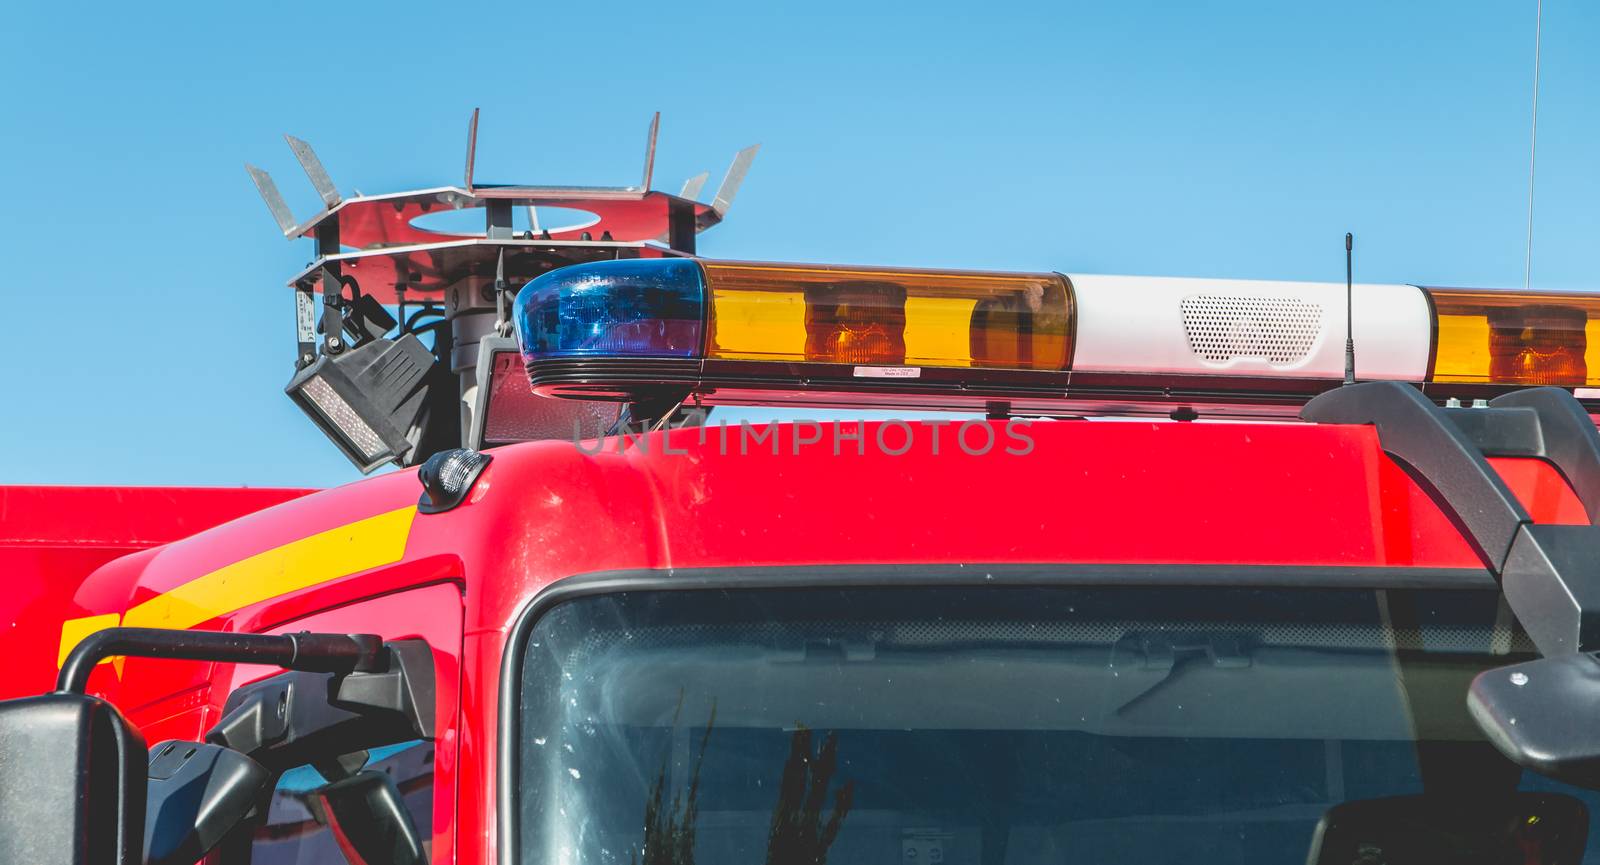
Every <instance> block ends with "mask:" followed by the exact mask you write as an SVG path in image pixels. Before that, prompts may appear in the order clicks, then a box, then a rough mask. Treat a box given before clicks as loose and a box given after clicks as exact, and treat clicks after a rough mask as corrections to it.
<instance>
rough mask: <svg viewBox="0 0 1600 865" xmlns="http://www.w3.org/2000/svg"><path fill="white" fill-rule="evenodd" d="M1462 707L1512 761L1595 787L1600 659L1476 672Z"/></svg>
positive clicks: (1599, 767) (1564, 658)
mask: <svg viewBox="0 0 1600 865" xmlns="http://www.w3.org/2000/svg"><path fill="white" fill-rule="evenodd" d="M1467 710H1468V711H1469V712H1471V713H1472V720H1473V721H1475V722H1477V725H1478V727H1479V729H1481V730H1482V731H1483V734H1484V735H1485V736H1486V737H1488V739H1489V741H1490V742H1492V743H1494V746H1495V747H1496V748H1497V749H1499V751H1500V753H1502V754H1504V755H1506V757H1507V758H1508V759H1510V760H1511V762H1513V763H1516V764H1517V765H1518V766H1521V767H1523V768H1525V769H1532V770H1533V771H1535V772H1538V773H1539V774H1541V775H1544V776H1546V777H1549V778H1554V779H1556V780H1558V781H1564V782H1566V783H1568V784H1572V785H1574V786H1577V787H1585V788H1588V789H1591V790H1595V789H1600V660H1596V658H1595V656H1594V655H1588V654H1582V655H1561V656H1557V657H1553V658H1541V659H1539V660H1537V661H1528V662H1527V663H1523V664H1513V665H1511V666H1509V667H1499V668H1496V669H1493V670H1487V671H1485V672H1483V673H1479V674H1478V676H1477V677H1476V678H1474V679H1473V680H1472V687H1471V689H1469V690H1468V692H1467Z"/></svg>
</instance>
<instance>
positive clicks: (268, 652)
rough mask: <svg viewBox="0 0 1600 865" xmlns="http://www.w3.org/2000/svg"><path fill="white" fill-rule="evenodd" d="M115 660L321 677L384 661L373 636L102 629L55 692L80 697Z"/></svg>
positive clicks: (85, 643)
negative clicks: (236, 666)
mask: <svg viewBox="0 0 1600 865" xmlns="http://www.w3.org/2000/svg"><path fill="white" fill-rule="evenodd" d="M116 656H132V657H140V658H181V659H187V660H195V661H222V662H232V663H240V664H272V665H275V666H279V667H283V668H285V669H289V670H305V671H312V672H326V673H348V672H362V671H368V670H376V669H379V668H381V666H382V664H383V662H384V652H383V639H382V638H381V637H377V636H375V635H372V634H313V633H309V632H301V633H298V634H282V635H273V634H230V633H224V632H221V631H177V630H166V629H163V628H107V629H105V630H103V631H96V632H95V633H93V634H90V635H89V636H88V637H85V638H84V639H83V640H82V641H81V642H80V643H78V645H77V646H76V647H75V648H73V650H72V652H71V653H70V654H68V655H67V660H66V662H65V663H63V664H62V665H61V675H60V676H59V677H57V679H56V690H57V691H59V692H62V693H77V694H81V693H84V691H85V690H86V689H87V688H88V685H89V673H90V672H92V671H93V670H94V668H95V665H96V664H98V663H100V662H101V661H103V660H105V659H106V658H110V657H116Z"/></svg>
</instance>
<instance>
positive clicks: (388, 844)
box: [315, 769, 428, 865]
mask: <svg viewBox="0 0 1600 865" xmlns="http://www.w3.org/2000/svg"><path fill="white" fill-rule="evenodd" d="M315 801H316V803H317V808H318V810H319V811H320V812H321V813H320V814H319V815H318V816H319V817H320V818H321V819H322V820H323V822H325V823H327V825H328V829H329V831H331V832H332V833H333V837H334V840H335V841H336V842H337V843H338V845H339V849H340V850H341V851H342V852H343V853H344V854H345V858H346V859H348V860H350V861H351V862H384V863H392V865H428V854H427V852H426V850H425V849H424V848H423V846H422V836H421V834H420V833H419V832H418V831H417V826H416V824H415V823H414V822H413V821H412V820H411V812H409V811H407V810H406V804H405V800H404V799H403V798H402V797H401V795H400V788H399V787H398V786H396V785H395V783H394V778H392V777H390V776H389V774H388V773H386V772H380V771H378V770H376V769H364V770H362V771H360V772H357V773H355V774H354V775H351V776H350V777H349V778H345V779H344V780H342V781H335V782H333V783H332V784H328V785H327V786H325V787H322V788H321V789H319V790H317V792H316V800H315Z"/></svg>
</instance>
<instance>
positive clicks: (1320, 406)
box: [1300, 381, 1600, 657]
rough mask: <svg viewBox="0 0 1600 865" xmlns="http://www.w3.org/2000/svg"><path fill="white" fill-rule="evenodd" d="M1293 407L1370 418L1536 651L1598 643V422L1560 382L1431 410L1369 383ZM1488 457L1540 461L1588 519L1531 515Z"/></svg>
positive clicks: (1312, 415) (1418, 399)
mask: <svg viewBox="0 0 1600 865" xmlns="http://www.w3.org/2000/svg"><path fill="white" fill-rule="evenodd" d="M1300 416H1301V418H1303V419H1304V420H1308V421H1312V422H1315V423H1340V424H1371V425H1372V426H1373V427H1375V428H1376V430H1377V433H1378V441H1379V443H1380V445H1381V446H1382V447H1383V449H1384V451H1385V452H1386V453H1388V454H1389V455H1390V456H1392V457H1394V458H1395V459H1396V460H1398V461H1399V462H1400V463H1401V464H1402V465H1403V466H1404V467H1406V468H1407V469H1408V470H1409V471H1410V472H1411V473H1412V474H1413V476H1414V477H1416V478H1417V480H1418V481H1419V482H1421V483H1423V484H1424V485H1425V486H1426V487H1428V488H1430V490H1431V491H1432V492H1434V493H1436V494H1437V496H1438V498H1439V499H1440V500H1441V502H1442V504H1443V505H1444V506H1445V507H1446V508H1447V509H1448V510H1449V511H1450V512H1451V514H1452V515H1453V516H1454V517H1455V519H1456V520H1457V522H1458V523H1459V524H1460V525H1461V527H1462V529H1463V531H1464V532H1465V534H1466V536H1467V538H1468V540H1470V541H1471V543H1472V544H1473V545H1474V546H1475V547H1476V548H1477V550H1478V552H1479V554H1480V555H1482V557H1483V559H1484V561H1485V563H1486V564H1487V566H1488V569H1489V571H1490V573H1492V574H1493V575H1494V577H1495V579H1496V580H1498V581H1499V583H1500V586H1501V590H1502V592H1503V593H1504V594H1505V598H1506V602H1507V603H1508V604H1509V605H1510V607H1511V610H1512V612H1513V613H1515V614H1516V616H1517V619H1518V621H1520V622H1521V623H1522V626H1523V628H1524V629H1525V630H1526V631H1527V632H1528V636H1529V637H1530V638H1531V639H1532V640H1533V643H1534V646H1535V647H1537V648H1538V650H1539V652H1540V653H1541V654H1543V655H1545V656H1547V657H1548V656H1557V655H1565V654H1570V653H1573V652H1590V651H1595V650H1597V649H1600V526H1597V525H1596V524H1595V522H1594V521H1595V519H1596V516H1597V515H1600V430H1597V429H1596V427H1595V423H1594V420H1593V419H1592V418H1591V417H1590V416H1589V413H1588V411H1587V410H1586V409H1585V408H1584V407H1583V405H1582V404H1580V403H1579V402H1578V400H1577V399H1575V398H1574V397H1573V395H1572V393H1571V392H1570V391H1568V390H1565V389H1563V388H1557V387H1536V388H1528V389H1525V390H1518V391H1513V392H1511V393H1507V394H1504V395H1502V396H1499V397H1496V398H1494V399H1492V400H1489V401H1488V402H1487V404H1486V405H1485V406H1483V407H1480V408H1442V407H1440V406H1438V405H1435V404H1434V403H1433V402H1432V401H1431V400H1429V399H1428V398H1427V397H1425V396H1423V395H1422V392H1421V391H1420V390H1418V389H1417V388H1416V386H1414V385H1411V384H1406V383H1403V382H1392V381H1375V382H1366V383H1363V384H1356V385H1351V386H1348V387H1342V388H1338V389H1336V390H1331V391H1328V392H1327V393H1324V394H1322V395H1320V396H1318V397H1316V398H1315V399H1312V400H1311V401H1310V402H1309V403H1307V404H1306V406H1305V408H1304V409H1303V410H1302V411H1301V414H1300ZM1496 456H1517V457H1538V458H1542V459H1545V460H1548V461H1549V462H1550V463H1551V464H1552V465H1554V466H1555V468H1556V469H1557V470H1558V471H1560V472H1561V474H1562V475H1564V476H1565V477H1566V479H1567V481H1568V482H1569V483H1570V484H1571V485H1572V488H1573V490H1574V491H1575V492H1576V493H1577V496H1578V499H1579V501H1581V502H1582V503H1583V506H1584V509H1585V510H1586V511H1587V512H1588V514H1589V518H1590V524H1589V525H1548V524H1545V525H1541V524H1537V523H1535V522H1534V521H1533V519H1532V517H1531V516H1529V514H1528V512H1527V510H1526V509H1525V508H1523V507H1522V505H1521V503H1519V502H1518V501H1517V499H1516V497H1515V496H1514V495H1513V494H1512V492H1511V490H1510V488H1509V487H1507V486H1506V484H1505V482H1504V481H1503V480H1501V479H1500V476H1499V475H1498V474H1497V473H1496V472H1495V470H1494V469H1493V468H1492V467H1491V466H1490V465H1489V463H1488V460H1487V458H1488V457H1496Z"/></svg>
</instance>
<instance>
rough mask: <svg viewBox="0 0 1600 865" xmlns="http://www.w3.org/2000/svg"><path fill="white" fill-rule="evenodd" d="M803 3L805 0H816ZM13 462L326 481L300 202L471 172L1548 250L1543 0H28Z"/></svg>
mask: <svg viewBox="0 0 1600 865" xmlns="http://www.w3.org/2000/svg"><path fill="white" fill-rule="evenodd" d="M789 10H793V11H789ZM4 14H5V18H6V25H5V27H4V28H3V30H0V80H3V82H4V87H3V88H0V102H3V108H4V115H3V116H4V118H5V121H4V123H5V129H6V134H5V135H3V136H0V178H3V180H4V188H5V190H6V192H7V198H8V201H7V206H6V207H5V208H4V209H3V211H0V244H3V246H0V250H3V252H4V260H5V262H6V265H7V271H8V272H7V273H6V276H5V279H4V280H3V285H4V287H3V288H0V291H3V292H4V293H5V297H6V301H5V304H4V308H5V309H6V311H7V312H8V313H9V317H10V323H11V327H10V328H9V331H10V332H9V333H8V337H9V338H8V340H7V342H8V343H9V346H8V347H9V352H8V355H9V358H10V360H9V362H8V363H6V364H5V366H4V372H3V373H0V376H3V378H0V386H3V388H4V391H3V393H4V396H5V401H4V405H5V406H6V408H5V410H4V412H3V416H4V417H3V421H4V422H3V423H0V452H3V453H5V454H7V458H6V459H5V460H4V462H3V463H0V483H117V484H124V483H126V484H163V483H170V484H221V485H231V484H250V485H253V486H272V485H315V486H322V485H331V484H336V483H340V482H343V481H346V480H350V479H352V478H354V477H356V476H357V475H356V473H355V471H354V470H353V469H351V468H350V467H349V465H348V464H347V463H346V462H345V461H344V458H343V457H341V456H340V455H339V454H338V453H337V452H336V451H335V450H334V448H333V447H332V446H331V445H329V444H327V443H326V442H325V441H324V440H323V439H322V437H321V435H320V434H319V433H318V432H317V431H316V430H315V429H314V428H313V427H312V426H311V425H310V424H309V423H308V422H306V421H305V420H304V419H303V418H302V417H301V416H300V415H299V413H298V410H297V409H295V408H294V407H293V405H292V404H291V403H290V402H289V401H288V399H287V398H285V397H284V396H283V394H282V387H283V385H284V383H285V382H286V381H287V380H288V378H289V375H290V372H291V368H290V362H291V360H292V354H293V345H292V340H293V321H292V311H291V310H292V304H291V300H290V296H289V293H288V291H287V290H286V289H285V288H284V281H285V279H286V277H287V276H288V275H290V274H291V273H292V272H294V271H296V270H298V269H299V268H300V267H301V266H303V265H304V263H305V262H306V261H307V260H308V259H309V258H310V249H309V247H308V246H307V245H306V244H308V243H309V242H308V241H301V242H297V243H289V242H286V241H284V240H283V239H281V237H280V236H279V235H278V233H277V231H276V229H275V227H274V225H273V223H272V220H271V218H270V217H269V215H268V214H267V211H266V209H265V208H264V207H263V206H262V204H261V203H260V201H259V200H258V199H257V197H256V193H255V190H254V188H253V187H252V186H251V184H250V182H249V179H248V178H247V176H246V175H245V173H244V170H243V167H242V166H243V164H244V162H246V161H250V162H253V163H255V164H257V165H260V166H262V167H264V168H266V169H268V170H269V171H271V172H272V173H273V174H274V176H275V177H276V178H277V179H278V182H279V185H280V187H282V188H283V189H284V191H285V193H286V194H287V196H288V197H289V199H290V202H291V203H292V204H293V205H294V206H295V209H296V211H297V213H299V214H300V215H302V216H304V215H306V214H308V213H310V212H311V211H312V210H313V209H314V208H315V206H316V204H315V202H316V198H315V194H314V193H313V191H312V190H311V189H310V187H309V185H308V184H306V183H305V182H304V180H303V178H302V176H301V175H300V173H299V171H298V169H297V167H296V165H295V163H294V161H293V157H292V155H291V154H290V152H289V150H288V148H287V147H286V146H285V145H284V144H283V141H282V139H281V137H280V136H281V134H282V133H284V132H289V133H292V134H295V135H297V136H299V137H302V138H305V139H307V140H309V141H310V142H312V144H313V145H315V146H316V148H317V150H318V152H319V154H320V155H321V157H322V159H323V162H324V163H325V164H326V165H327V167H328V169H329V171H330V173H331V174H332V176H333V178H334V180H335V182H336V183H338V184H339V186H340V188H341V189H342V190H343V191H344V192H345V193H346V194H349V193H350V191H351V190H352V188H356V187H359V188H360V189H361V190H363V191H364V192H367V193H376V192H387V191H394V190H399V189H404V188H412V187H417V186H426V185H434V184H440V183H449V182H456V181H457V180H458V179H459V177H460V175H461V166H462V156H463V150H464V138H465V127H466V120H467V117H468V115H469V114H470V113H471V110H472V108H473V107H474V106H481V107H482V108H483V120H482V128H481V133H480V139H479V151H478V152H479V157H478V177H479V178H480V179H482V180H486V181H492V182H528V183H601V184H623V183H627V182H630V181H631V180H632V179H633V178H635V177H636V176H637V172H638V170H639V163H640V159H641V150H642V143H643V135H644V129H645V126H646V125H647V123H648V120H649V117H650V112H652V111H655V110H660V111H661V112H662V113H663V123H662V133H661V148H660V151H659V156H658V160H657V166H656V177H657V184H658V186H661V187H664V188H668V189H671V190H675V189H676V187H677V185H678V184H679V183H680V182H681V180H682V179H683V178H685V177H688V176H689V175H692V174H695V173H697V172H699V171H702V170H710V171H712V173H713V178H714V180H713V183H714V182H715V178H717V177H720V176H721V172H722V170H723V169H724V168H725V167H726V165H727V162H728V160H729V159H730V158H731V157H732V155H733V153H734V151H735V150H737V149H738V148H739V147H741V146H743V145H746V144H749V143H752V142H758V141H759V142H761V143H763V145H764V147H763V150H762V151H761V155H760V157H759V158H758V159H757V161H756V165H755V168H754V170H753V171H752V173H751V175H750V177H749V180H748V181H747V183H746V184H745V186H744V189H743V191H742V192H741V194H740V197H739V200H738V203H737V205H736V206H735V208H734V210H733V212H732V214H731V217H730V220H729V222H728V223H726V224H724V225H722V226H719V227H717V228H715V229H713V230H712V231H710V232H708V233H707V234H705V235H703V236H702V238H701V250H702V252H703V253H704V254H708V255H714V256H720V257H734V258H755V259H780V260H781V259H791V260H802V261H837V262H852V263H881V264H904V265H924V266H960V267H973V268H1001V269H1056V270H1065V271H1080V272H1110V273H1138V274H1171V275H1193V276H1221V277H1260V278H1289V279H1326V280H1337V279H1341V278H1342V276H1343V274H1342V268H1343V261H1342V239H1343V234H1344V232H1345V231H1346V230H1350V231H1354V232H1355V233H1356V236H1357V243H1358V246H1357V260H1356V275H1357V278H1358V279H1360V280H1366V281H1393V282H1420V283H1425V284H1436V285H1474V286H1517V285H1520V284H1521V282H1522V271H1523V242H1524V230H1525V219H1526V211H1525V207H1526V194H1527V186H1526V184H1527V171H1528V164H1527V160H1528V112H1529V98H1530V95H1531V78H1532V74H1531V64H1532V49H1533V22H1534V5H1533V0H1515V2H1513V0H1493V2H1460V0H1453V2H1403V3H1396V2H1393V0H1349V2H1342V3H1338V4H1331V5H1330V4H1320V3H1316V4H1314V3H1298V2H1295V3H1285V2H1264V0H1262V2H1210V3H1208V2H1185V3H1177V2H1117V3H1106V2H1100V3H1079V2H1048V3H1010V4H983V3H953V2H922V3H914V4H913V3H907V4H896V5H882V6H871V5H869V4H864V3H858V2H844V3H833V2H812V3H807V4H803V5H794V6H790V5H787V4H764V3H750V2H745V3H738V4H732V3H722V2H701V3H692V4H688V3H652V4H644V5H635V4H631V3H627V2H609V3H600V4H556V5H550V4H492V5H482V6H475V5H469V4H454V3H452V4H444V3H438V4H429V5H417V4H407V3H383V4H370V5H364V6H363V5H358V4H346V3H339V4H334V3H327V4H316V5H314V6H305V5H286V4H271V5H269V4H256V8H254V9H250V10H246V9H244V8H242V7H239V8H236V6H235V4H204V5H187V6H186V5H183V4H159V5H158V4H115V5H111V4H106V5H100V4H88V5H81V4H80V5H62V4H59V3H51V4H44V3H31V2H25V3H22V4H20V5H18V4H12V5H11V6H9V7H8V9H7V11H6V13H4ZM1597 43H1600V7H1596V6H1595V5H1594V4H1593V3H1589V2H1586V0H1547V2H1546V4H1545V10H1544V45H1543V54H1544V59H1543V82H1542V91H1541V96H1540V129H1539V174H1538V187H1537V189H1538V199H1537V213H1536V217H1535V232H1534V267H1533V283H1534V285H1535V286H1541V287H1547V288H1591V287H1600V286H1596V283H1597V282H1600V279H1597V277H1600V261H1597V260H1596V258H1595V256H1594V254H1593V250H1594V248H1595V240H1596V238H1600V212H1597V206H1596V202H1597V201H1600V160H1596V159H1595V157H1594V154H1595V153H1596V145H1597V143H1600V135H1597V132H1600V109H1597V108H1596V107H1595V106H1596V105H1600V100H1597V98H1596V97H1597V95H1600V94H1597V93H1596V89H1597V87H1600V74H1597V73H1600V54H1597V53H1596V52H1594V51H1593V50H1592V46H1594V45H1595V44H1597Z"/></svg>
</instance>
